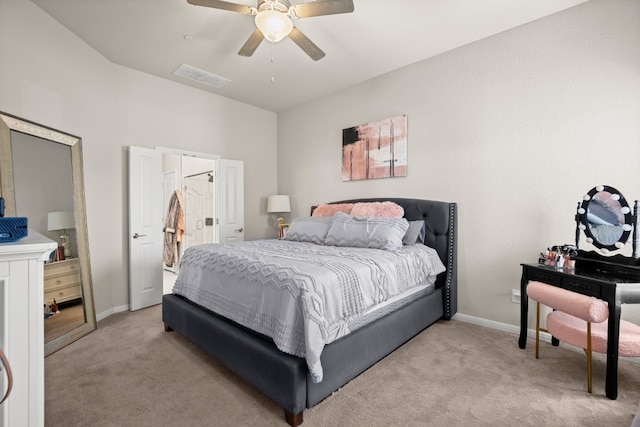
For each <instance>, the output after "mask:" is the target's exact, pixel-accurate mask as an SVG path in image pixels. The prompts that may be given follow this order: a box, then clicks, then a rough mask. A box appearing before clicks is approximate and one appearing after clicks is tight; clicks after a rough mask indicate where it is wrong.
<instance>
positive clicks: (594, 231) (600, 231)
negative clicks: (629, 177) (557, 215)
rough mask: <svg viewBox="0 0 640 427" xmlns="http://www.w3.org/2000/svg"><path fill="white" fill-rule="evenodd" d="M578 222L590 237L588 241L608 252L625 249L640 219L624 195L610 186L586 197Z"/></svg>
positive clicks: (593, 190)
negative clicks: (637, 218) (632, 211)
mask: <svg viewBox="0 0 640 427" xmlns="http://www.w3.org/2000/svg"><path fill="white" fill-rule="evenodd" d="M576 221H577V222H578V228H579V229H580V230H582V231H584V233H585V234H586V236H587V242H589V243H591V244H593V245H594V246H595V247H597V248H599V249H601V250H602V251H603V252H608V251H615V250H618V249H622V248H623V247H624V245H625V243H626V242H627V240H629V235H630V234H631V231H632V230H633V227H634V225H635V222H636V218H635V216H634V215H632V213H631V208H630V207H629V204H628V203H627V201H626V199H625V198H624V196H623V195H622V193H620V192H619V191H618V190H616V189H615V188H613V187H610V186H608V185H599V186H597V187H594V188H592V189H591V190H590V191H589V192H588V193H587V194H585V195H584V197H583V199H582V202H581V203H580V205H579V206H578V214H577V215H576Z"/></svg>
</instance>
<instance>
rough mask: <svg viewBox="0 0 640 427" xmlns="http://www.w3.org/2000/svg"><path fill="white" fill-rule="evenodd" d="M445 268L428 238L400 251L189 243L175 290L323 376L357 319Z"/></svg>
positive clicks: (268, 243)
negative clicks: (336, 344) (328, 354)
mask: <svg viewBox="0 0 640 427" xmlns="http://www.w3.org/2000/svg"><path fill="white" fill-rule="evenodd" d="M444 270H445V267H444V265H443V264H442V262H441V261H440V259H439V257H438V255H437V253H436V251H435V250H434V249H431V248H428V247H426V246H424V245H413V246H404V247H403V248H402V249H401V250H400V251H398V252H393V251H385V250H380V249H365V248H350V247H333V246H321V245H316V244H313V243H301V242H292V241H286V240H256V241H248V242H242V243H225V244H207V245H200V246H196V247H191V248H189V249H187V250H186V251H185V254H184V257H183V258H182V261H181V265H180V272H179V274H178V278H177V280H176V283H175V286H174V288H173V292H174V293H175V294H179V295H182V296H184V297H186V298H187V299H189V300H191V301H194V302H196V303H198V304H199V305H202V306H204V307H206V308H208V309H210V310H212V311H214V312H216V313H218V314H221V315H223V316H225V317H227V318H229V319H232V320H234V321H235V322H237V323H239V324H241V325H243V326H245V327H248V328H250V329H252V330H254V331H256V332H259V333H262V334H264V335H267V336H269V337H271V338H272V339H273V341H274V342H275V344H276V346H277V347H278V349H280V350H281V351H283V352H286V353H289V354H293V355H295V356H298V357H304V358H305V359H306V361H307V365H308V367H309V372H310V374H311V377H312V379H313V381H314V382H320V381H322V375H323V373H322V366H321V364H320V354H321V352H322V349H323V348H324V346H325V344H329V343H331V342H333V341H335V340H336V339H338V338H340V337H342V336H344V335H346V334H348V333H349V332H350V331H349V327H348V325H349V322H350V321H352V320H353V319H355V318H357V316H358V315H360V314H362V313H364V312H366V311H367V310H369V309H370V308H372V307H373V306H375V305H376V304H379V303H381V302H383V301H386V300H387V299H389V298H390V297H392V296H394V295H398V294H400V293H402V292H404V291H406V290H408V289H410V288H412V287H414V286H417V285H420V284H425V283H430V284H433V283H434V282H435V279H436V276H437V275H438V274H439V273H441V272H443V271H444Z"/></svg>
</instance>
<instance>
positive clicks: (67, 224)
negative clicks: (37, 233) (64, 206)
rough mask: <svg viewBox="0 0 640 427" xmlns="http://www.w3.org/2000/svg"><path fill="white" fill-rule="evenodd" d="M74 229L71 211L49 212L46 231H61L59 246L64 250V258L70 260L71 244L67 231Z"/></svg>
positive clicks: (74, 223)
mask: <svg viewBox="0 0 640 427" xmlns="http://www.w3.org/2000/svg"><path fill="white" fill-rule="evenodd" d="M71 228H76V222H75V219H74V217H73V212H72V211H61V212H49V215H48V217H47V229H48V230H49V231H58V230H62V233H60V246H62V248H63V250H64V257H65V259H66V258H71V243H70V241H69V234H68V233H67V230H69V229H71Z"/></svg>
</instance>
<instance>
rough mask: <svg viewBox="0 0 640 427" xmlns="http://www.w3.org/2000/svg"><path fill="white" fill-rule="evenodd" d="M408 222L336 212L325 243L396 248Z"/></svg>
mask: <svg viewBox="0 0 640 427" xmlns="http://www.w3.org/2000/svg"><path fill="white" fill-rule="evenodd" d="M407 228H409V223H408V222H407V220H406V219H404V218H360V217H353V216H351V215H347V214H345V213H342V212H338V213H336V214H335V215H334V216H333V221H332V223H331V227H330V228H329V232H328V233H327V236H326V237H325V239H324V243H325V244H326V245H331V246H350V247H354V248H375V249H386V250H398V249H400V248H401V247H402V238H403V237H404V235H405V233H406V231H407Z"/></svg>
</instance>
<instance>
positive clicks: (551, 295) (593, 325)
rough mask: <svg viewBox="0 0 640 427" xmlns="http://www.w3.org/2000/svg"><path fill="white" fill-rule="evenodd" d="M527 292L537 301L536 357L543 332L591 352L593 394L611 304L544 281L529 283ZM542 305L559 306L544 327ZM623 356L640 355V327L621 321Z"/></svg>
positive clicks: (606, 332) (589, 389) (588, 357)
mask: <svg viewBox="0 0 640 427" xmlns="http://www.w3.org/2000/svg"><path fill="white" fill-rule="evenodd" d="M527 295H528V296H529V297H530V298H531V299H533V300H535V301H536V302H537V310H536V359H538V358H539V342H540V331H543V332H549V333H550V334H551V335H553V336H554V337H556V338H557V339H559V340H560V341H564V342H566V343H568V344H571V345H574V346H576V347H580V348H583V349H584V350H585V352H586V354H587V384H588V391H589V393H591V353H592V352H593V351H595V352H597V353H606V352H607V335H608V329H607V328H608V318H609V309H608V307H607V304H606V303H605V302H604V301H602V300H599V299H597V298H594V297H589V296H587V295H582V294H579V293H577V292H572V291H569V290H566V289H562V288H558V287H556V286H551V285H547V284H545V283H541V282H529V284H528V285H527ZM540 304H544V305H546V306H548V307H551V308H553V309H555V311H553V312H551V313H549V314H548V315H547V328H546V329H543V328H541V327H540ZM618 351H619V356H622V357H637V356H640V326H638V325H635V324H633V323H630V322H627V321H624V320H622V321H620V338H619V350H618Z"/></svg>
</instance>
